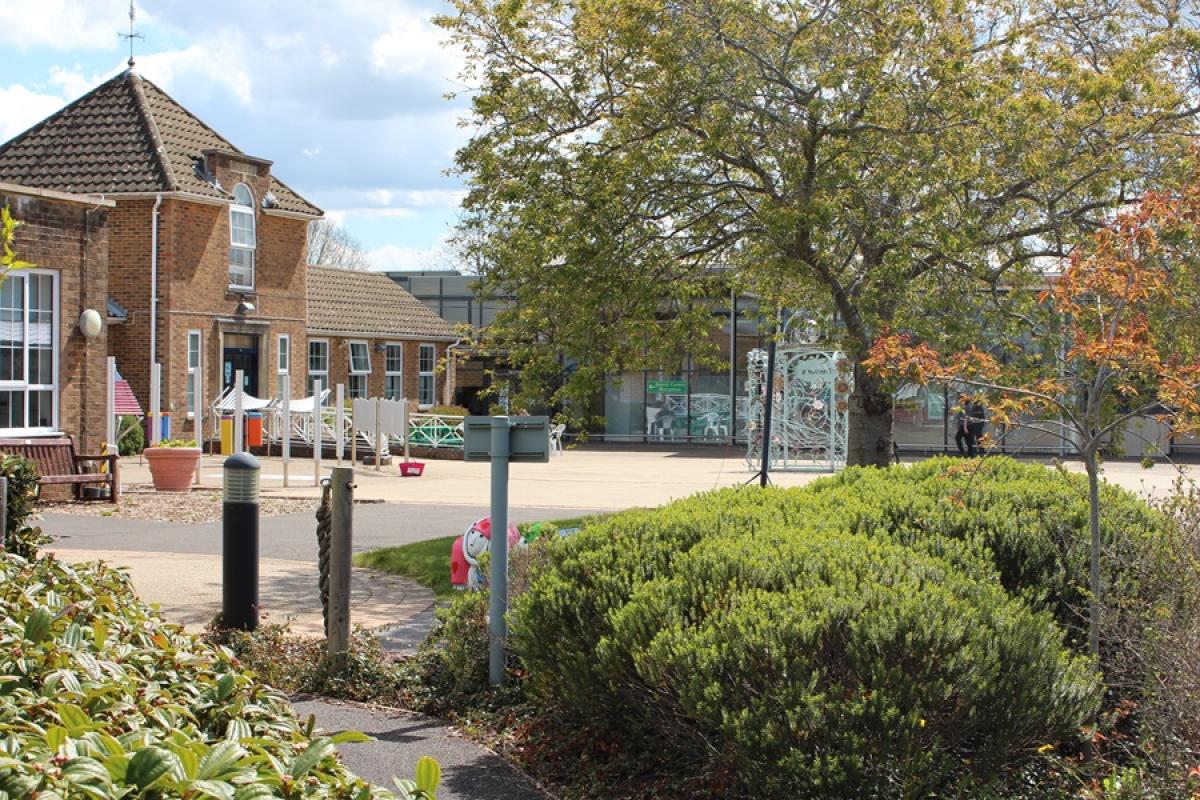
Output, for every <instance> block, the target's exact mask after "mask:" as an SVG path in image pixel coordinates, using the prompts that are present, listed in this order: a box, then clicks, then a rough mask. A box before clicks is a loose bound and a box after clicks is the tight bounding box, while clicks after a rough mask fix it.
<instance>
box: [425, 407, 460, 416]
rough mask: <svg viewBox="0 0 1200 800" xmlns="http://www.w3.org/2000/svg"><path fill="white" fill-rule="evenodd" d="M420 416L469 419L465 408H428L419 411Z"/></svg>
mask: <svg viewBox="0 0 1200 800" xmlns="http://www.w3.org/2000/svg"><path fill="white" fill-rule="evenodd" d="M420 413H422V414H436V415H437V416H439V417H469V416H471V412H470V410H469V409H468V408H467V407H466V406H430V407H429V408H427V409H425V410H424V411H421V412H420Z"/></svg>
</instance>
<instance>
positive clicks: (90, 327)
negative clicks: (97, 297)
mask: <svg viewBox="0 0 1200 800" xmlns="http://www.w3.org/2000/svg"><path fill="white" fill-rule="evenodd" d="M103 325H104V320H102V319H101V318H100V312H99V311H97V310H96V309H94V308H89V309H88V310H87V311H84V312H83V313H82V314H80V315H79V332H80V333H82V334H83V335H84V336H86V337H87V338H89V339H95V338H96V337H97V336H99V335H100V328H101V327H102V326H103Z"/></svg>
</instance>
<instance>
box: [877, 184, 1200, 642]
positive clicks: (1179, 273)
mask: <svg viewBox="0 0 1200 800" xmlns="http://www.w3.org/2000/svg"><path fill="white" fill-rule="evenodd" d="M1198 308H1200V168H1198V169H1197V171H1196V173H1195V175H1194V176H1193V178H1192V179H1191V180H1190V181H1189V182H1188V183H1187V184H1186V186H1185V187H1184V188H1183V189H1182V190H1181V191H1179V192H1176V193H1153V192H1152V193H1148V194H1146V195H1145V196H1144V197H1143V198H1142V199H1141V200H1140V202H1138V203H1137V204H1136V205H1135V206H1134V207H1133V208H1132V209H1131V210H1128V211H1126V212H1124V213H1121V214H1120V215H1118V216H1117V217H1116V218H1115V220H1114V221H1112V222H1111V223H1110V224H1109V225H1106V226H1105V227H1104V228H1102V229H1100V230H1099V231H1097V232H1096V233H1095V235H1094V238H1093V240H1092V242H1091V243H1090V245H1089V246H1088V247H1087V248H1086V250H1077V251H1076V252H1075V253H1074V255H1073V257H1072V259H1071V261H1070V263H1069V265H1068V266H1067V267H1066V269H1065V270H1064V271H1063V273H1062V275H1061V276H1058V277H1056V278H1053V279H1052V283H1051V285H1050V288H1048V289H1046V290H1045V291H1044V292H1043V293H1042V294H1041V296H1040V298H1039V304H1038V305H1037V306H1036V307H1035V308H1033V309H1032V310H1031V312H1030V313H1029V314H1028V315H1027V316H1026V319H1027V321H1028V323H1029V324H1030V326H1031V332H1032V334H1033V336H1034V340H1035V341H1036V344H1037V346H1036V347H1026V348H1019V347H1010V348H1007V350H1008V352H1007V353H1006V355H1007V358H1005V359H1004V363H1002V362H1001V361H1000V360H997V359H996V358H995V357H993V355H992V354H990V353H986V352H982V351H979V350H977V349H974V348H971V349H968V350H966V351H963V352H959V353H956V354H951V355H944V354H942V353H939V352H938V351H937V350H936V349H935V348H933V347H931V346H930V345H929V344H927V343H923V342H917V341H915V340H914V339H913V338H912V337H911V336H910V335H908V334H898V333H889V334H887V335H885V336H882V337H881V338H880V339H879V340H878V341H877V342H876V343H875V345H874V348H873V351H872V354H871V357H870V358H869V359H868V360H867V362H866V366H867V367H868V368H869V369H872V370H873V371H875V373H876V374H878V375H881V376H890V377H898V376H903V377H906V378H908V379H910V380H914V381H917V382H920V383H926V382H929V381H935V382H941V383H948V382H956V383H959V384H960V385H964V386H966V387H970V388H971V390H972V391H975V392H979V393H980V394H982V395H984V396H986V397H987V399H988V405H989V408H990V413H991V418H992V422H993V423H994V424H995V425H997V426H998V427H1000V428H1001V429H1003V430H1005V431H1011V430H1017V429H1020V428H1032V429H1035V430H1038V431H1041V432H1044V433H1049V434H1051V435H1054V436H1056V437H1058V438H1059V439H1061V440H1062V441H1063V442H1065V443H1066V444H1067V445H1068V446H1069V447H1070V448H1072V449H1073V450H1074V452H1075V453H1077V454H1078V456H1079V457H1080V458H1081V459H1082V461H1083V464H1084V468H1085V469H1086V470H1087V476H1088V496H1089V528H1090V533H1091V565H1090V566H1091V576H1090V587H1089V588H1090V590H1091V608H1090V615H1089V628H1088V636H1089V639H1088V643H1089V646H1090V648H1091V650H1092V652H1093V654H1096V655H1098V654H1099V647H1100V638H1099V635H1100V634H1099V621H1100V610H1101V603H1102V600H1103V595H1102V591H1103V586H1102V585H1101V581H1100V558H1101V547H1100V545H1101V539H1100V488H1099V486H1100V455H1101V449H1102V448H1104V447H1105V446H1106V445H1108V444H1109V443H1110V442H1111V441H1112V440H1113V439H1114V438H1115V437H1116V436H1118V435H1120V434H1121V433H1122V430H1123V428H1124V427H1125V426H1126V425H1127V423H1129V422H1130V421H1131V420H1133V419H1134V418H1136V417H1139V416H1153V417H1156V418H1157V419H1159V420H1160V421H1162V422H1166V423H1169V424H1170V426H1171V428H1172V429H1173V430H1174V431H1175V432H1176V433H1195V432H1200V318H1198V315H1197V309H1198ZM1127 435H1128V433H1127Z"/></svg>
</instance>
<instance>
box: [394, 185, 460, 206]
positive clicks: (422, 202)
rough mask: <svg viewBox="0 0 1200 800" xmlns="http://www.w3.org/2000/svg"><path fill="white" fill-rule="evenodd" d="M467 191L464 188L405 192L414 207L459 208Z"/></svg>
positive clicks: (408, 202)
mask: <svg viewBox="0 0 1200 800" xmlns="http://www.w3.org/2000/svg"><path fill="white" fill-rule="evenodd" d="M466 196H467V193H466V191H465V190H463V189H415V190H412V191H408V192H405V193H404V198H405V200H406V201H407V205H409V206H412V207H414V208H458V206H459V205H461V204H462V201H463V198H465V197H466Z"/></svg>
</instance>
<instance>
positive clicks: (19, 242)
mask: <svg viewBox="0 0 1200 800" xmlns="http://www.w3.org/2000/svg"><path fill="white" fill-rule="evenodd" d="M114 205H115V204H114V203H113V202H112V201H111V200H105V199H103V198H100V197H95V196H88V195H81V194H73V193H68V192H58V191H50V190H45V189H37V188H34V187H30V186H19V185H14V184H11V183H0V207H7V208H8V209H9V210H10V211H11V212H12V214H13V216H15V217H17V218H18V219H20V220H21V222H22V225H21V226H20V227H19V228H17V231H16V241H15V250H16V252H17V255H18V256H19V257H20V258H21V260H23V261H29V262H32V263H33V264H34V267H33V268H32V269H23V270H18V271H14V272H11V273H10V274H9V275H8V277H7V278H6V279H5V281H4V283H3V284H0V429H3V431H4V432H5V433H15V432H22V433H29V434H36V433H43V432H44V433H50V432H55V431H60V430H62V431H66V432H68V433H71V434H73V435H75V436H76V437H78V439H79V441H80V444H81V446H82V447H81V450H82V451H83V452H92V453H94V452H97V449H98V448H99V445H100V443H101V442H102V441H103V440H104V432H105V425H104V376H105V364H104V360H105V355H106V354H107V347H108V343H107V333H106V330H105V328H104V327H102V328H101V331H100V334H99V336H96V337H95V338H91V339H89V338H88V337H86V336H85V335H84V334H83V332H82V331H81V329H80V325H79V319H80V316H81V315H82V314H83V312H84V311H87V310H93V311H96V312H97V313H99V314H101V315H102V316H103V314H104V313H105V305H106V300H107V298H106V296H105V287H106V286H107V285H108V237H109V217H110V215H111V213H112V211H113V207H114Z"/></svg>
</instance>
